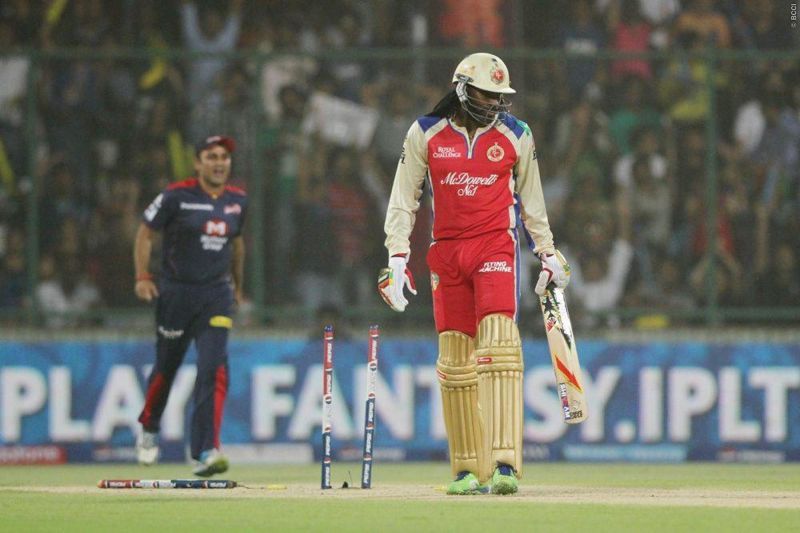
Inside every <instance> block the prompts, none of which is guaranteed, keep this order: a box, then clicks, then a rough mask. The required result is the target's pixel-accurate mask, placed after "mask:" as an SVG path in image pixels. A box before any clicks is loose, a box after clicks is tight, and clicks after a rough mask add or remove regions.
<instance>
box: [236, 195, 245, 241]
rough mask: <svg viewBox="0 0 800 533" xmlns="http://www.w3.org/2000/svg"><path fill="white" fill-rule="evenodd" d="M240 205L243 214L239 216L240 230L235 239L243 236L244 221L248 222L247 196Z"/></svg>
mask: <svg viewBox="0 0 800 533" xmlns="http://www.w3.org/2000/svg"><path fill="white" fill-rule="evenodd" d="M240 205H241V206H242V214H241V215H239V228H238V231H237V232H236V235H234V237H239V236H240V235H241V234H242V231H243V230H244V221H245V220H247V206H248V201H247V197H246V196H245V197H244V198H242V203H241V204H240Z"/></svg>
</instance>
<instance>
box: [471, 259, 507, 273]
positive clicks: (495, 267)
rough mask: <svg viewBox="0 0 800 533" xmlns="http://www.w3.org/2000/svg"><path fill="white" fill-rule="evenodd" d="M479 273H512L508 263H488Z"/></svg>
mask: <svg viewBox="0 0 800 533" xmlns="http://www.w3.org/2000/svg"><path fill="white" fill-rule="evenodd" d="M478 272H511V267H510V266H508V263H507V262H506V261H486V262H485V263H484V264H483V266H482V267H481V268H480V270H478Z"/></svg>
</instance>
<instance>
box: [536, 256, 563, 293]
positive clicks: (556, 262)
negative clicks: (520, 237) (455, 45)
mask: <svg viewBox="0 0 800 533" xmlns="http://www.w3.org/2000/svg"><path fill="white" fill-rule="evenodd" d="M539 260H540V261H541V262H542V271H541V272H540V273H539V280H538V281H537V282H536V287H535V288H534V289H533V290H534V291H535V292H536V294H538V295H539V296H543V295H544V291H546V290H547V286H548V285H550V284H551V283H552V284H553V285H555V286H556V288H559V289H563V288H564V287H566V286H567V284H568V283H569V275H570V270H569V263H567V260H566V259H564V256H563V255H561V252H559V251H558V250H555V253H552V254H545V253H542V254H539Z"/></svg>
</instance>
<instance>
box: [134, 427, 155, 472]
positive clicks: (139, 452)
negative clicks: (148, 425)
mask: <svg viewBox="0 0 800 533" xmlns="http://www.w3.org/2000/svg"><path fill="white" fill-rule="evenodd" d="M158 452H159V450H158V433H151V432H149V431H144V430H142V432H141V433H139V436H138V437H137V438H136V458H137V459H138V460H139V464H140V465H144V466H152V465H154V464H156V463H157V462H158V455H159V454H158Z"/></svg>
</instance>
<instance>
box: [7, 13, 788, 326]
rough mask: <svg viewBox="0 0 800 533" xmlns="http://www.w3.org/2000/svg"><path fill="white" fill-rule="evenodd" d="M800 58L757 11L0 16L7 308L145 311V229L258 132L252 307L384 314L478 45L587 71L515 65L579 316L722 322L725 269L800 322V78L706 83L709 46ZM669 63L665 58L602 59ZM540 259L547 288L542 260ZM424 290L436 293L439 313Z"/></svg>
mask: <svg viewBox="0 0 800 533" xmlns="http://www.w3.org/2000/svg"><path fill="white" fill-rule="evenodd" d="M787 5H788V4H787ZM783 11H786V12H783ZM799 42H800V31H798V30H797V29H796V28H795V29H792V28H791V26H790V19H789V12H788V7H786V8H785V9H784V6H783V3H781V2H761V1H757V0H740V1H737V0H719V1H713V0H575V1H570V2H566V1H563V2H561V1H556V2H551V1H547V0H530V1H525V2H512V1H510V0H438V1H427V0H379V1H366V0H364V1H358V0H331V1H326V2H324V3H319V4H311V5H309V4H308V3H307V2H299V1H296V0H282V1H277V0H260V1H258V2H256V1H254V0H231V1H229V2H219V1H217V2H205V1H197V2H191V1H183V2H179V1H174V2H157V1H155V0H136V1H133V0H123V1H117V0H52V1H47V2H45V1H36V2H30V1H28V0H4V1H3V2H2V3H0V141H2V145H0V309H5V310H11V311H15V310H20V309H23V308H26V307H29V306H31V305H32V303H33V302H32V299H35V301H36V303H37V304H38V305H39V306H40V307H41V308H43V309H47V310H51V311H81V310H88V309H93V308H103V307H113V308H121V307H125V308H127V307H133V306H135V305H137V303H136V300H135V297H134V294H133V291H132V284H133V265H132V260H131V250H132V243H133V238H134V234H135V231H136V228H137V226H138V223H139V219H140V216H141V212H142V210H143V209H144V207H146V205H147V203H149V202H150V201H151V200H152V198H153V197H154V196H155V195H156V194H157V193H158V191H159V190H161V189H162V188H163V187H164V186H165V184H167V183H169V182H170V181H173V180H174V179H177V178H183V177H185V176H187V175H189V174H191V172H192V167H191V157H192V152H191V149H189V148H188V147H189V146H191V145H192V144H193V143H194V142H195V141H196V140H197V139H199V138H201V137H203V136H205V135H208V134H212V133H222V134H226V135H231V136H233V137H234V138H235V139H236V140H237V143H238V146H239V148H238V149H237V153H236V155H235V163H234V176H235V177H234V183H236V184H237V185H242V186H244V187H245V188H249V189H252V187H253V183H254V182H255V180H260V185H261V187H262V190H263V191H264V192H263V197H262V198H260V203H261V205H262V212H261V213H260V215H253V216H252V217H251V222H252V221H253V220H260V221H261V223H262V224H263V226H264V227H266V228H267V230H266V231H265V232H264V242H263V243H262V244H263V250H264V255H265V257H264V258H263V264H264V265H265V269H266V273H265V275H266V285H265V287H252V286H250V287H247V288H246V290H247V291H248V292H250V297H251V298H252V297H254V294H253V291H263V292H262V296H263V299H264V300H265V301H266V303H267V304H281V305H283V304H294V303H297V304H301V305H303V306H306V307H307V308H309V309H320V308H323V309H327V308H329V307H330V306H331V305H335V306H339V307H350V306H359V305H373V304H377V299H376V297H375V289H374V282H375V275H376V272H377V269H378V268H379V267H380V266H381V265H383V263H384V262H385V258H384V251H383V248H382V241H383V231H382V227H381V221H382V220H383V216H384V214H385V209H386V203H387V201H388V197H389V187H390V185H391V181H392V178H393V175H394V168H395V166H396V164H397V159H398V156H399V151H400V148H401V146H402V140H403V138H404V135H405V133H406V130H407V128H408V125H409V124H410V123H411V121H412V120H413V119H414V118H415V117H416V116H418V115H421V114H424V113H425V112H427V111H429V110H430V109H431V108H432V107H433V105H434V104H435V103H436V101H437V100H438V99H439V98H440V97H441V96H442V95H443V94H444V91H446V90H447V87H448V84H449V81H450V76H451V75H452V66H453V65H454V64H455V60H457V59H458V58H460V57H461V55H462V53H461V52H462V51H475V50H483V49H486V50H496V51H498V53H499V54H500V55H501V56H503V52H502V50H503V49H504V48H513V49H514V50H517V51H519V50H520V49H528V50H531V51H532V52H533V53H535V52H537V51H540V50H542V49H554V50H561V51H563V52H568V53H570V55H568V56H564V55H552V56H549V55H548V56H543V55H532V56H528V55H526V54H520V53H515V54H514V55H513V56H508V57H505V59H506V62H507V63H508V64H509V67H510V70H511V77H512V84H513V86H514V87H515V88H516V89H517V91H518V94H517V95H515V97H514V98H513V107H512V113H513V114H515V115H516V116H518V117H520V118H521V119H522V120H525V121H527V122H528V123H529V124H530V125H531V127H532V129H533V133H534V137H535V139H536V145H537V146H536V147H537V152H538V154H539V161H540V166H541V170H542V180H543V184H544V187H545V195H546V200H547V203H548V211H549V214H550V218H551V223H552V225H553V227H554V233H555V235H556V237H557V239H558V242H559V247H560V248H561V249H562V250H563V251H564V252H565V255H567V258H568V259H569V260H570V262H571V264H572V266H573V269H574V270H573V280H572V283H571V285H570V287H569V289H568V290H569V293H571V295H572V296H571V297H570V298H571V302H574V303H572V306H573V308H576V313H577V312H579V311H580V310H581V309H583V310H585V311H608V310H614V309H617V308H619V307H623V306H625V307H647V308H651V309H656V310H658V309H661V310H664V309H667V310H680V309H691V308H693V307H695V306H698V305H703V304H704V303H705V299H706V297H707V295H708V290H707V289H708V287H707V278H706V276H705V274H706V272H707V271H708V269H709V259H710V258H711V256H712V255H713V256H714V258H715V259H714V261H715V264H716V267H717V268H716V277H715V279H716V283H717V290H718V302H719V304H720V305H723V306H751V307H752V306H768V307H780V306H797V305H798V302H800V266H799V265H798V251H800V66H799V65H800V61H798V56H797V55H795V56H793V57H791V58H788V59H787V58H786V57H784V56H779V55H773V56H770V55H757V54H754V55H753V56H751V57H749V58H748V59H746V60H742V59H740V58H733V57H730V56H725V55H720V56H719V58H718V61H717V62H716V63H715V67H714V69H713V70H710V68H709V62H708V61H707V60H706V59H707V56H706V55H705V54H706V53H707V52H708V51H710V50H714V51H724V50H750V51H753V52H767V51H781V50H782V51H787V50H797V49H798V43H799ZM432 47H452V48H453V50H455V51H453V53H452V54H450V55H447V54H430V53H429V52H430V50H431V49H432ZM380 48H389V49H391V50H390V51H389V53H387V54H384V55H380V54H377V53H375V52H374V51H375V50H376V49H380ZM131 50H134V53H128V52H130V51H131ZM172 50H186V51H190V52H192V53H193V55H192V56H190V57H188V58H187V57H183V56H179V55H175V54H169V53H167V52H169V51H172ZM650 50H655V51H662V52H667V54H665V55H658V56H654V57H649V56H648V57H647V58H643V57H635V56H634V57H624V58H619V57H611V58H609V57H608V56H606V55H603V54H602V53H599V52H603V51H619V52H646V51H650ZM82 51H83V52H82ZM87 51H91V52H92V53H95V54H98V53H99V55H95V56H89V55H87ZM121 51H122V52H124V53H122V52H121ZM32 52H46V54H45V55H42V56H34V55H32ZM255 52H258V54H256V53H255ZM683 52H689V53H688V54H685V53H683ZM104 53H105V55H104ZM598 53H599V54H598ZM206 54H212V55H206ZM213 54H217V55H213ZM219 54H222V55H219ZM226 54H227V55H226ZM445 56H446V57H445ZM29 83H32V84H33V85H32V88H33V90H32V91H31V90H29ZM710 88H711V89H713V90H709V89H710ZM32 111H33V112H34V114H33V115H31V112H32ZM710 113H711V114H713V115H714V117H715V125H716V136H709V135H708V131H707V125H708V123H707V119H708V117H709V114H710ZM709 169H713V170H714V171H715V172H716V174H717V176H718V179H717V188H716V190H715V191H713V193H714V194H713V195H711V196H710V195H709V192H708V181H707V179H706V176H707V173H708V171H709ZM34 182H35V184H36V187H33V184H34ZM33 190H35V191H37V192H38V197H37V198H36V200H35V202H31V201H30V198H29V196H28V195H29V194H30V193H31V191H33ZM711 197H715V198H716V199H717V205H716V206H715V207H716V211H717V220H718V227H717V228H715V229H713V230H710V229H709V228H707V227H706V221H707V217H708V215H707V213H708V209H709V207H710V206H709V205H708V199H709V198H711ZM32 203H33V204H35V205H36V206H37V213H38V216H37V217H38V218H37V219H38V254H37V255H38V257H39V264H38V265H37V266H36V269H37V272H38V285H37V286H36V287H35V290H34V291H33V293H32V294H31V293H30V292H31V291H29V289H28V287H27V282H28V281H27V280H28V277H27V274H26V271H27V269H28V268H29V266H28V265H26V261H27V258H28V257H29V256H28V255H27V254H26V248H25V247H26V245H28V244H30V242H32V241H31V240H30V239H28V238H27V235H26V231H27V229H28V228H29V227H30V226H29V225H27V224H26V220H27V217H28V215H29V213H28V210H29V208H30V206H31V205H32ZM430 223H431V220H430V210H429V209H428V208H427V206H423V208H422V209H421V210H420V212H419V215H418V223H417V225H416V229H415V236H414V242H413V253H412V255H411V268H412V271H414V272H415V274H417V276H418V277H419V278H421V279H424V277H425V273H426V271H427V267H426V266H425V264H424V257H425V253H424V252H425V249H426V247H427V245H428V242H427V239H428V238H429V228H430ZM712 231H713V232H714V234H715V237H716V238H715V239H713V241H714V242H715V243H716V245H715V247H716V250H715V253H714V254H708V253H707V250H708V246H709V242H710V241H711V240H712V239H710V233H711V232H712ZM247 238H252V237H249V236H247ZM523 257H524V260H525V261H526V263H524V268H523V279H522V282H523V290H524V291H526V292H528V293H531V294H532V290H531V289H530V287H529V286H528V284H529V283H530V276H531V274H530V272H531V271H533V272H535V271H536V269H537V265H535V264H534V261H535V259H534V258H533V255H532V254H523ZM419 285H420V288H421V289H422V290H421V294H420V296H418V297H417V300H419V299H423V300H424V299H428V298H430V294H429V288H428V287H426V286H427V283H420V284H419ZM426 289H427V291H426ZM524 301H525V302H526V305H527V306H528V307H529V308H531V307H532V306H533V305H534V304H535V300H534V298H532V297H527V298H524ZM420 307H421V308H422V307H423V305H422V304H420ZM583 316H584V320H586V323H587V324H589V325H591V324H592V323H593V322H592V321H593V320H595V319H594V318H593V316H595V315H593V314H591V313H584V315H583ZM71 321H72V322H71ZM50 323H51V324H52V325H53V326H60V325H66V324H70V323H75V322H74V319H72V318H66V317H56V318H53V319H51V320H50ZM601 323H603V324H611V325H614V324H616V323H617V319H616V318H615V317H614V316H613V315H611V316H606V317H605V318H603V319H602V322H601Z"/></svg>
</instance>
